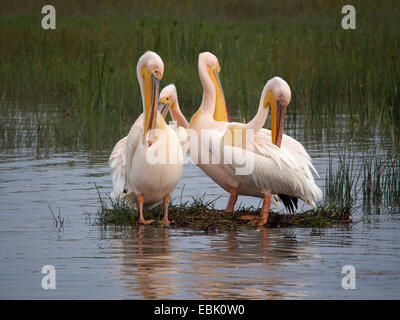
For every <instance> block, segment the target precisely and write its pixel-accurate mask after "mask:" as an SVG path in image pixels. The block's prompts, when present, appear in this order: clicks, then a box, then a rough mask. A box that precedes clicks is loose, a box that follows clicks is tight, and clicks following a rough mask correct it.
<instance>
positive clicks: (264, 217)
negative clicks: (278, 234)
mask: <svg viewBox="0 0 400 320" xmlns="http://www.w3.org/2000/svg"><path fill="white" fill-rule="evenodd" d="M270 206H271V197H270V196H267V195H264V201H263V205H262V208H261V212H260V221H259V222H258V223H257V225H258V226H263V225H265V224H267V223H268V212H269V207H270Z"/></svg>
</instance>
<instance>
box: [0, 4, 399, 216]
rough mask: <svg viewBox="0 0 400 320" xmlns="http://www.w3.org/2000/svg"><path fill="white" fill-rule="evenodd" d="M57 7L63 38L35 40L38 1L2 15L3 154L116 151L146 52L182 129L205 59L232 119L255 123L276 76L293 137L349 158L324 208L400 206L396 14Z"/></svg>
mask: <svg viewBox="0 0 400 320" xmlns="http://www.w3.org/2000/svg"><path fill="white" fill-rule="evenodd" d="M53 5H54V6H55V7H56V9H57V29H56V30H49V31H46V30H43V29H41V28H40V19H41V17H42V16H41V14H40V8H41V3H40V2H39V1H31V2H29V3H28V4H27V3H25V2H23V1H14V2H12V3H11V2H8V3H4V4H2V6H1V8H0V39H1V43H0V116H1V119H0V148H1V150H2V152H5V153H11V152H14V151H15V150H18V148H28V149H30V150H31V151H32V152H33V153H36V154H41V153H49V152H59V151H63V150H64V151H79V150H80V151H82V150H84V151H94V152H96V151H99V150H107V149H108V150H110V151H111V148H112V147H113V145H114V143H115V142H116V141H117V140H118V139H120V138H121V137H122V136H124V135H126V133H127V132H128V130H129V128H130V126H131V125H132V123H133V122H134V120H135V119H136V117H137V116H138V115H139V114H140V112H141V110H142V107H141V98H140V94H139V87H138V82H137V79H136V62H137V59H138V58H139V56H140V55H141V54H142V53H143V52H144V51H146V50H148V49H151V50H154V51H156V52H157V53H159V54H160V56H161V57H162V58H163V60H164V63H165V67H166V69H165V76H164V78H163V80H162V86H164V85H167V84H169V83H171V82H173V83H175V84H176V86H177V89H178V95H179V101H180V105H181V108H182V109H183V111H184V113H185V115H186V116H187V117H188V118H190V116H191V115H192V114H193V113H194V111H195V110H196V109H197V108H198V106H199V104H200V101H201V94H202V89H201V85H200V81H199V80H198V75H197V59H198V54H199V53H200V52H202V51H211V52H213V53H214V54H216V55H217V56H218V59H219V61H220V64H221V77H220V78H221V82H222V85H223V88H224V92H225V97H226V100H227V103H228V106H229V111H230V114H231V118H232V119H234V120H239V121H247V120H249V119H251V118H252V117H253V115H254V114H255V112H256V109H257V106H258V99H259V96H260V94H261V89H262V87H263V86H264V84H265V83H266V81H267V80H268V79H269V78H271V77H272V76H275V75H279V76H281V77H282V78H284V79H286V80H287V82H288V83H289V84H290V86H291V89H292V101H291V103H290V105H289V108H288V116H287V120H286V123H285V128H287V129H288V130H289V131H290V133H291V134H292V135H293V136H294V137H296V138H297V139H299V140H300V141H302V142H303V141H304V142H305V144H306V145H310V144H313V145H315V146H317V147H318V146H321V147H323V146H324V145H325V144H326V143H331V142H332V141H335V143H337V144H339V145H341V146H342V147H343V150H345V153H346V150H347V151H348V150H349V148H350V147H349V144H351V143H353V144H355V145H356V147H355V150H354V152H353V153H351V152H350V155H349V154H347V155H346V156H344V154H343V155H342V156H340V157H339V161H338V162H334V161H332V160H331V161H330V162H329V165H328V169H327V172H326V180H325V199H324V205H326V206H329V208H332V207H333V206H339V207H337V208H338V212H339V211H340V210H341V209H340V208H344V210H345V211H347V212H350V211H351V208H353V207H354V206H356V204H357V203H358V202H359V201H360V202H361V203H362V205H363V206H364V207H365V208H371V207H374V206H380V205H385V206H395V207H397V206H398V205H399V202H400V200H399V199H400V178H399V177H400V171H399V155H398V151H399V149H400V140H399V136H400V132H399V126H400V107H399V106H400V95H399V84H400V64H399V52H400V43H399V42H400V41H399V36H398V30H399V29H400V25H399V24H400V21H399V19H398V14H399V7H400V5H399V3H398V1H389V2H388V3H386V5H385V6H383V5H381V4H380V3H379V2H376V1H363V3H362V6H361V5H360V6H358V5H357V3H354V5H355V6H356V7H357V10H358V11H357V14H358V18H357V29H356V30H353V31H349V30H343V29H342V28H341V27H340V21H341V18H342V15H341V7H342V4H341V3H340V2H339V3H337V2H335V1H324V2H321V3H320V2H313V3H310V2H309V1H289V3H287V4H285V6H282V5H281V4H278V3H275V2H273V1H270V2H269V3H268V4H266V3H265V1H254V2H252V5H245V4H244V2H242V1H218V3H216V2H206V3H202V4H200V3H199V1H186V2H184V3H182V2H179V5H178V2H176V3H172V5H171V3H169V4H167V3H165V2H164V1H160V0H151V1H149V0H147V1H135V2H130V1H123V2H118V3H117V4H114V3H111V2H108V1H99V2H92V1H88V0H84V1H68V2H64V1H53ZM286 7H290V8H291V10H290V12H295V13H296V14H295V15H294V14H289V13H288V12H289V11H288V10H287V9H286ZM388 21H390V23H387V22H388ZM339 122H340V123H341V125H340V126H338V123H339ZM267 126H269V124H268V123H267ZM310 137H312V141H309V139H310ZM371 144H373V145H376V146H378V148H376V147H373V148H371ZM379 145H383V146H384V147H383V148H382V150H381V149H380V148H379ZM371 150H372V151H371ZM338 153H339V154H341V151H339V152H338ZM347 153H348V152H347ZM335 157H336V156H335ZM354 159H356V160H357V161H354ZM194 204H196V202H194ZM112 206H114V204H112ZM179 208H180V207H179V206H178V207H177V210H178V211H179ZM202 208H203V207H202ZM122 209H123V210H125V209H124V208H122ZM122 209H121V210H122ZM192 209H193V208H192V207H191V205H190V206H189V207H188V210H189V211H190V210H192ZM201 210H203V209H201Z"/></svg>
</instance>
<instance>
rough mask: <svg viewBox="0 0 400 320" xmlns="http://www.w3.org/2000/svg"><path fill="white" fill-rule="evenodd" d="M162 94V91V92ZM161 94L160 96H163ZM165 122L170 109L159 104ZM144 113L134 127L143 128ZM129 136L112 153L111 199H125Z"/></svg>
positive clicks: (120, 141)
mask: <svg viewBox="0 0 400 320" xmlns="http://www.w3.org/2000/svg"><path fill="white" fill-rule="evenodd" d="M161 93H162V91H161ZM161 93H160V95H161ZM158 110H159V111H160V112H161V114H162V116H163V118H164V120H165V118H166V117H167V114H168V111H169V108H165V107H164V105H160V104H159V109H158ZM143 119H144V113H141V114H140V115H139V117H138V118H137V119H136V121H135V122H134V124H133V126H135V127H140V128H143ZM127 139H128V136H126V137H124V138H122V139H121V140H119V141H118V142H117V144H116V145H115V147H114V149H113V151H112V152H111V155H110V158H109V159H108V164H109V167H110V173H111V177H112V180H113V191H112V192H111V194H110V197H111V199H114V200H117V199H123V198H124V196H125V195H126V189H125V176H126V141H127Z"/></svg>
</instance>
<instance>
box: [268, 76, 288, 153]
mask: <svg viewBox="0 0 400 320" xmlns="http://www.w3.org/2000/svg"><path fill="white" fill-rule="evenodd" d="M262 95H263V99H262V100H263V107H264V108H266V109H267V108H269V107H270V108H271V134H272V142H273V143H274V144H276V145H277V146H278V147H280V145H281V141H282V134H283V122H284V118H285V114H286V108H287V106H288V105H289V102H290V99H291V96H292V94H291V91H290V87H289V85H288V84H287V82H286V81H285V80H283V79H282V78H280V77H274V78H272V79H270V80H269V81H268V82H267V84H266V85H265V87H264V90H263V94H262Z"/></svg>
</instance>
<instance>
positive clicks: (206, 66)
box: [189, 52, 321, 225]
mask: <svg viewBox="0 0 400 320" xmlns="http://www.w3.org/2000/svg"><path fill="white" fill-rule="evenodd" d="M219 71H220V67H219V63H218V59H217V58H216V57H215V56H214V55H213V54H211V53H209V52H206V53H202V54H200V55H199V76H200V80H201V82H202V85H203V100H202V103H201V105H200V108H199V110H198V111H197V112H196V113H195V114H194V115H193V117H192V119H191V121H190V125H189V127H190V128H191V129H193V130H195V131H196V132H197V134H198V136H201V135H202V134H203V138H201V139H199V142H198V150H200V152H199V153H198V155H197V159H196V160H197V163H198V166H199V167H200V168H201V169H202V170H203V171H204V172H205V173H206V174H207V175H208V176H209V177H211V178H212V179H213V180H214V181H215V182H216V183H217V184H218V185H220V186H221V187H222V188H223V189H224V190H226V191H228V192H229V193H230V197H229V201H228V204H227V207H226V211H227V212H232V211H233V210H234V205H235V203H236V201H237V197H238V195H239V194H240V195H248V196H254V197H261V198H263V199H264V204H263V209H262V215H261V216H262V218H261V221H260V222H259V224H260V225H262V224H265V223H266V222H267V219H268V209H269V205H270V201H271V196H272V200H273V201H274V202H275V203H279V199H280V200H282V201H283V202H284V204H285V206H286V207H287V208H289V210H291V211H293V210H294V208H293V207H294V206H297V198H301V199H303V200H305V201H307V202H309V203H311V204H312V203H313V201H312V199H311V198H310V197H309V193H307V192H306V191H305V189H304V188H306V190H307V191H310V190H312V192H311V191H310V192H311V194H312V197H313V198H315V199H318V198H319V197H320V195H321V191H320V190H319V188H318V187H317V186H316V185H315V183H314V179H313V177H312V174H311V172H310V168H313V167H312V164H311V159H310V157H309V156H308V154H307V152H306V151H305V149H304V148H303V146H302V145H301V144H300V143H298V142H297V141H296V140H294V139H293V138H290V137H288V136H286V135H283V132H282V130H283V119H284V114H285V113H284V112H285V110H286V107H287V104H288V103H289V102H290V88H289V86H287V87H285V90H286V89H289V91H286V92H285V93H286V94H287V93H288V94H289V96H287V95H282V94H281V95H279V96H277V100H274V99H273V98H274V95H273V93H274V92H276V93H277V94H278V93H279V92H280V93H283V91H282V90H283V87H281V85H282V83H281V82H280V81H279V80H277V79H278V78H277V79H275V80H273V81H270V82H268V83H267V85H266V86H265V87H264V90H263V94H262V96H261V100H260V107H259V111H258V113H257V115H256V116H255V118H254V119H253V120H252V121H250V122H249V123H248V124H241V123H229V122H227V120H224V119H221V118H224V117H225V118H227V117H226V116H225V115H224V114H227V108H226V104H225V99H224V95H223V90H222V87H221V83H220V81H219V78H218V73H219ZM279 79H280V78H279ZM280 80H282V79H280ZM282 81H283V80H282ZM278 82H279V83H278ZM285 83H286V82H285ZM286 85H287V84H286ZM274 86H278V88H274ZM279 89H281V91H279ZM285 99H286V100H285ZM274 101H275V103H274ZM266 102H268V103H269V104H268V103H267V104H265V103H266ZM270 105H271V106H272V107H273V108H272V112H271V113H272V118H273V121H272V123H273V127H272V137H271V131H269V130H265V129H262V126H263V125H264V123H265V120H266V118H267V115H268V109H267V107H269V106H270ZM277 105H278V106H279V110H277V109H276V108H275V106H277ZM261 107H262V108H261ZM274 108H275V109H274ZM217 109H218V110H219V112H217ZM278 111H279V112H278ZM277 117H278V118H279V119H278V120H279V121H278V120H277V119H276V118H277ZM228 121H229V120H228ZM205 129H206V130H205ZM234 129H239V130H240V131H242V132H244V134H245V135H246V130H253V133H254V140H253V143H252V145H251V148H250V149H251V150H254V152H253V153H252V154H249V153H248V152H249V150H248V149H247V148H246V147H244V150H245V151H246V152H247V156H251V157H253V156H254V157H255V158H256V159H257V160H256V161H255V162H254V165H255V171H254V172H255V173H256V176H255V175H254V174H249V175H244V176H243V175H237V174H236V173H235V170H236V169H237V167H235V165H237V164H238V163H237V162H236V163H232V164H231V165H227V164H224V163H221V162H219V161H220V160H221V159H222V158H223V153H224V152H225V150H217V151H216V150H213V149H212V147H210V145H211V146H215V145H222V148H223V149H225V148H228V149H229V148H232V150H227V151H231V152H233V154H237V153H238V152H237V151H238V150H237V149H235V148H237V147H238V145H236V143H237V139H236V140H235V139H232V137H231V139H230V141H231V142H229V136H228V135H229V134H230V133H233V131H234ZM282 135H283V138H282ZM268 137H269V140H268ZM271 139H272V141H271ZM210 140H211V144H210V143H209V141H210ZM204 141H206V142H207V143H206V144H204ZM221 142H222V144H221ZM271 142H273V143H275V144H278V145H281V144H283V146H282V149H280V148H278V147H277V146H274V145H272V143H271ZM232 143H233V145H232ZM240 147H241V148H243V146H242V145H241V146H240ZM249 147H250V146H249ZM204 152H206V153H207V152H208V153H209V158H208V161H207V163H204V162H202V160H203V159H201V158H200V155H199V154H201V153H204ZM228 153H229V152H228ZM258 156H260V157H264V158H266V159H267V158H268V159H274V161H273V163H275V165H276V167H273V170H275V171H274V172H273V173H277V172H279V174H278V175H277V176H274V175H271V176H270V177H268V172H270V167H269V164H268V163H265V161H264V162H263V161H261V162H260V161H259V160H260V159H264V158H260V159H258ZM215 158H217V159H218V161H214V159H215ZM241 160H243V161H244V160H245V158H243V157H242V158H241ZM283 165H289V166H293V167H292V168H291V169H290V170H289V169H288V168H286V167H284V166H283ZM271 168H272V167H271ZM263 172H264V174H263ZM266 173H267V174H266ZM285 173H286V176H285ZM296 173H297V175H296ZM285 177H286V178H287V179H288V181H286V182H284V183H283V184H284V185H285V188H275V189H274V188H272V187H271V188H270V189H268V188H267V187H266V186H264V184H263V181H264V180H265V179H266V180H268V181H269V182H271V183H272V184H274V182H276V183H278V181H274V180H276V179H281V178H285ZM257 179H260V181H257ZM304 179H305V180H304ZM294 182H296V183H297V184H299V185H301V186H302V187H301V188H300V189H299V188H297V187H296V188H294V189H293V190H291V189H290V184H293V183H294ZM285 183H286V184H285ZM297 184H296V185H297ZM307 188H309V189H310V190H308V189H307ZM299 191H301V192H299ZM304 192H306V193H304ZM275 194H276V195H275ZM277 195H279V197H278V196H277Z"/></svg>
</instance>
